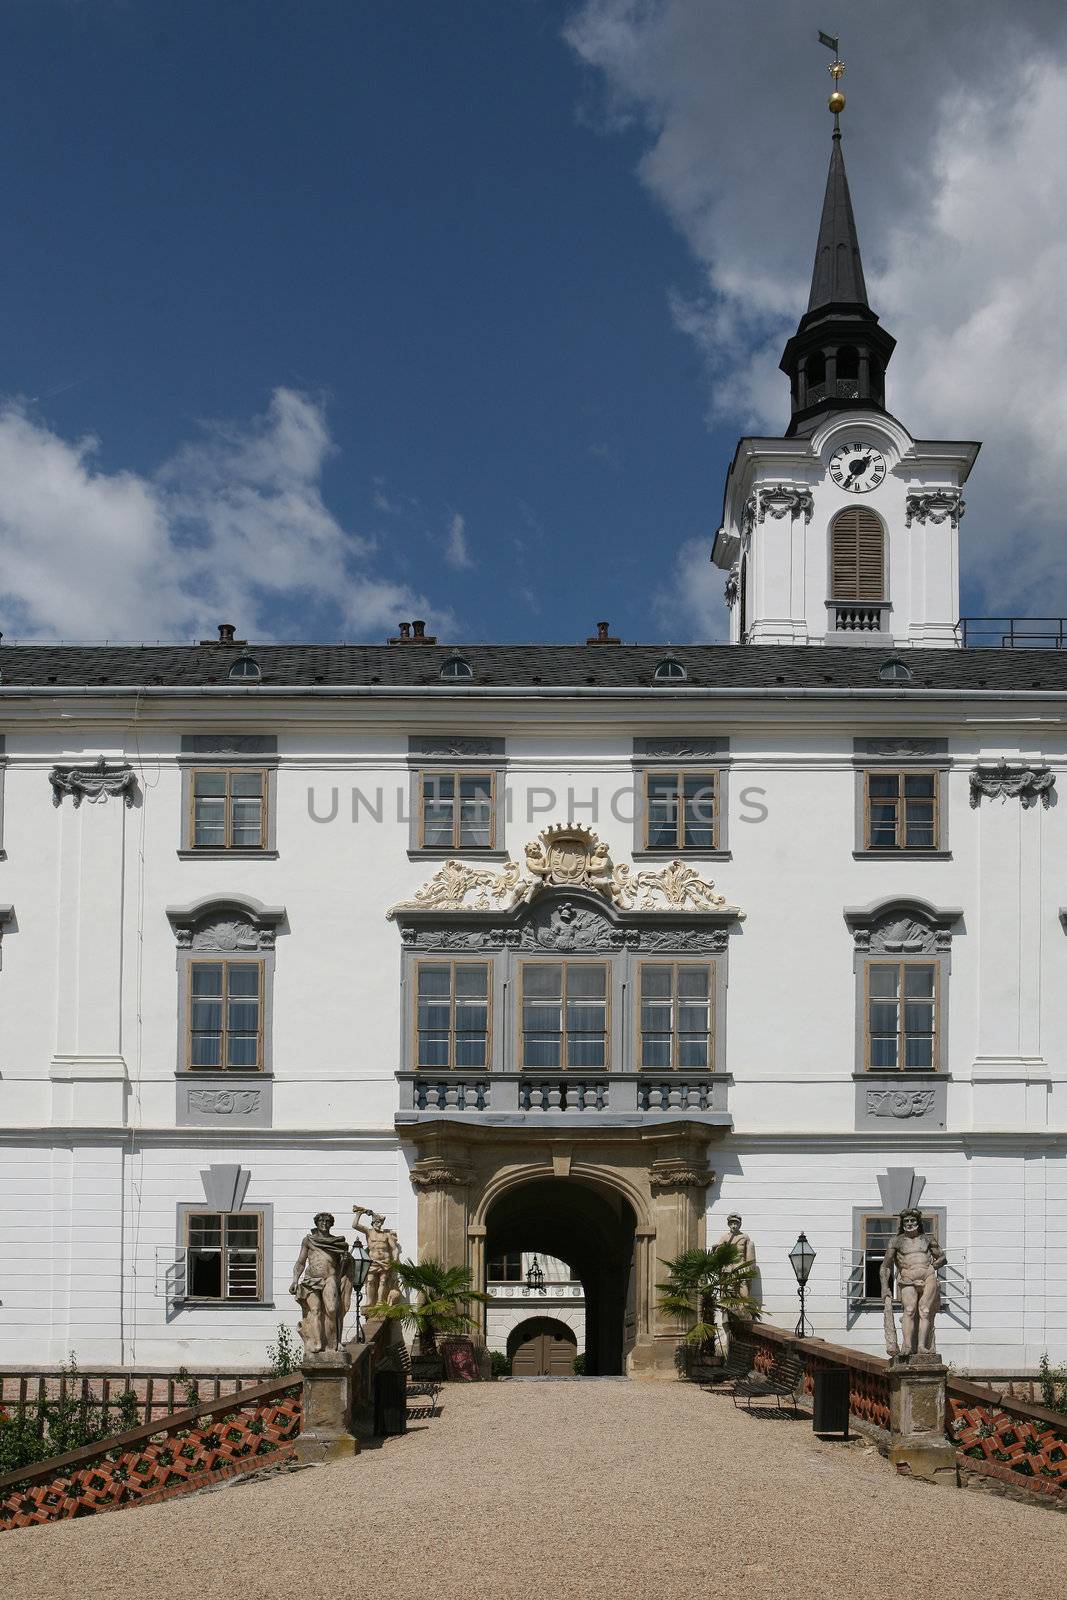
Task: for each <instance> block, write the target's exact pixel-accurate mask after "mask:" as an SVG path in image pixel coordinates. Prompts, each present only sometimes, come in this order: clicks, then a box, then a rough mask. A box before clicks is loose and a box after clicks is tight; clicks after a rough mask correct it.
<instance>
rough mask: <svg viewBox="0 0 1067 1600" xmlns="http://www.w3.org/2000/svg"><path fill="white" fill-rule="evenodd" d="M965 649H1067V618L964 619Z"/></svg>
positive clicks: (960, 625) (959, 631)
mask: <svg viewBox="0 0 1067 1600" xmlns="http://www.w3.org/2000/svg"><path fill="white" fill-rule="evenodd" d="M956 637H957V639H958V640H959V642H960V644H961V645H962V646H963V648H964V649H965V650H1067V617H961V618H960V620H959V621H958V622H957V624H956Z"/></svg>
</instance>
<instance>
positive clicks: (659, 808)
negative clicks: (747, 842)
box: [645, 771, 718, 850]
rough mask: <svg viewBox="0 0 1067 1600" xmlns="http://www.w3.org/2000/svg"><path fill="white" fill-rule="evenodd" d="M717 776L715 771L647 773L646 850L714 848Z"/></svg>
mask: <svg viewBox="0 0 1067 1600" xmlns="http://www.w3.org/2000/svg"><path fill="white" fill-rule="evenodd" d="M717 779H718V774H717V773H715V772H686V771H676V772H646V773H645V847H646V849H648V850H715V849H717V848H718V803H717V802H718V795H717V789H718V784H717Z"/></svg>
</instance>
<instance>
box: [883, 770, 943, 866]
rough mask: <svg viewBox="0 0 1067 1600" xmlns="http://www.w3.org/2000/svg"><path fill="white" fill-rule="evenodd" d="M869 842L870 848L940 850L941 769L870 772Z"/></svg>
mask: <svg viewBox="0 0 1067 1600" xmlns="http://www.w3.org/2000/svg"><path fill="white" fill-rule="evenodd" d="M864 777H865V793H866V803H865V806H864V816H865V819H866V820H865V829H866V831H865V842H866V848H867V849H868V850H936V849H937V848H938V842H939V838H940V828H939V821H940V818H939V815H938V812H939V801H940V794H939V781H938V780H939V774H938V773H937V772H915V771H902V772H885V771H881V770H879V771H872V772H867V773H865V775H864Z"/></svg>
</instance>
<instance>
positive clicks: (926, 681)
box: [0, 644, 1067, 698]
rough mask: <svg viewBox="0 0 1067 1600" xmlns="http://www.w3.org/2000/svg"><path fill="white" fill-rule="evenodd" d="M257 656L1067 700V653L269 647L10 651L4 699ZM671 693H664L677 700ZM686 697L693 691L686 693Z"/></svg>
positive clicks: (289, 679)
mask: <svg viewBox="0 0 1067 1600" xmlns="http://www.w3.org/2000/svg"><path fill="white" fill-rule="evenodd" d="M244 654H248V655H252V656H254V658H255V660H256V661H257V662H258V664H259V666H260V669H261V671H262V675H263V676H262V689H263V691H264V692H265V693H269V691H270V689H271V688H272V687H283V688H300V687H303V686H311V687H314V686H316V685H324V686H327V687H331V688H343V687H357V686H363V685H374V684H381V685H383V686H385V687H387V688H419V687H424V686H430V685H433V686H434V687H437V688H440V687H442V680H441V676H440V673H441V667H442V665H443V664H444V662H445V661H447V660H448V659H449V658H450V657H452V656H455V655H462V656H463V657H464V659H465V660H467V661H469V663H470V665H471V668H472V669H473V677H472V678H469V679H463V680H459V681H458V682H456V683H454V684H453V685H452V687H454V688H456V690H457V691H459V692H463V691H467V690H472V689H473V690H477V689H479V688H484V687H491V688H508V687H519V688H536V687H538V686H544V687H546V688H557V689H558V688H577V689H586V688H611V689H627V688H639V689H644V688H648V687H649V686H651V684H652V682H653V673H654V672H655V669H656V666H657V665H658V663H659V662H660V661H662V660H663V659H664V658H665V657H668V656H669V657H671V658H672V659H675V660H677V661H680V662H681V663H682V664H683V666H684V667H685V668H686V671H687V674H688V678H687V684H688V686H690V687H695V688H722V689H734V688H749V689H752V688H768V689H781V688H784V689H791V688H792V689H802V688H803V689H808V688H811V689H820V688H839V689H843V688H857V689H865V688H869V689H881V690H884V691H885V692H886V693H887V694H888V693H892V692H893V691H895V690H900V689H909V688H910V689H945V690H950V691H951V690H956V689H986V690H991V691H996V690H1004V689H1007V690H1026V689H1045V690H1057V691H1060V692H1063V693H1067V650H995V649H994V650H974V649H972V650H952V649H946V650H911V649H909V650H905V651H902V652H901V653H900V659H902V660H904V661H906V663H907V665H908V666H909V667H910V669H911V672H912V678H911V681H910V682H908V683H882V682H881V681H880V679H879V677H878V669H879V667H880V666H881V665H882V664H883V662H884V661H885V660H886V659H887V657H888V656H889V655H890V654H891V652H890V651H889V650H888V648H887V649H878V648H874V647H869V646H867V647H863V648H854V649H838V648H836V647H833V646H830V647H820V646H811V645H807V646H803V645H780V646H779V645H747V646H738V645H684V646H678V647H674V646H667V645H645V644H639V645H553V644H547V645H546V644H533V645H518V644H501V645H484V644H478V645H453V646H444V645H403V644H402V645H323V644H299V645H288V644H264V645H249V646H248V647H247V649H241V648H234V647H233V646H221V645H216V644H210V645H144V646H139V645H130V646H112V645H91V646H89V645H86V646H82V645H54V646H53V645H4V646H0V698H2V696H3V689H4V688H5V687H12V686H16V687H33V688H44V689H47V688H49V687H51V686H52V685H55V686H57V687H64V688H82V687H88V688H92V687H94V686H100V685H108V686H120V685H130V686H139V687H145V688H147V689H148V690H149V691H150V690H151V689H152V688H154V687H168V688H190V689H195V688H199V687H203V686H208V685H219V686H226V685H227V684H228V683H229V678H228V673H229V669H230V667H231V666H232V664H233V662H234V661H235V660H236V659H237V657H238V656H240V655H244ZM671 687H672V686H671V685H670V684H667V685H665V686H664V692H669V691H670V688H671ZM681 687H685V685H681Z"/></svg>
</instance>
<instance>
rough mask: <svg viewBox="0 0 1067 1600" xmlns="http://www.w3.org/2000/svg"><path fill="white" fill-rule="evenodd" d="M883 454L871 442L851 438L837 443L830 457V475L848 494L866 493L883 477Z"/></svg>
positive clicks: (876, 485)
mask: <svg viewBox="0 0 1067 1600" xmlns="http://www.w3.org/2000/svg"><path fill="white" fill-rule="evenodd" d="M885 470H886V469H885V456H884V455H883V454H882V452H881V451H880V450H876V449H875V447H874V445H873V444H864V443H863V441H862V439H851V440H849V442H848V444H842V445H839V446H838V448H837V449H836V450H835V451H834V453H833V455H832V456H831V457H830V476H831V478H833V480H834V482H835V483H836V484H838V485H839V486H840V488H842V489H847V490H848V492H849V493H850V494H866V493H867V492H868V491H869V490H871V489H877V487H878V485H879V484H880V483H881V481H882V479H883V478H884V477H885Z"/></svg>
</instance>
